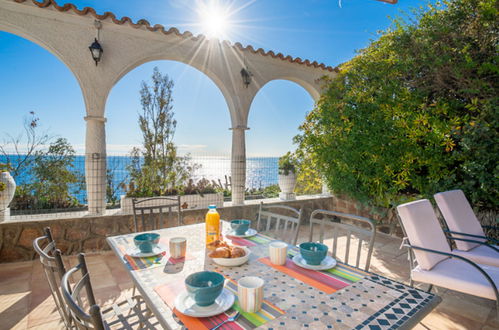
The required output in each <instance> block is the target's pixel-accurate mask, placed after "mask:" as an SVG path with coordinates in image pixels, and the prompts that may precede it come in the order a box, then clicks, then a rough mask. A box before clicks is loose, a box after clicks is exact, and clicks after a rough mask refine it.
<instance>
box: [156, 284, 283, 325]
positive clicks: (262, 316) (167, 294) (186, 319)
mask: <svg viewBox="0 0 499 330" xmlns="http://www.w3.org/2000/svg"><path fill="white" fill-rule="evenodd" d="M224 276H225V278H227V281H226V283H225V288H226V289H228V290H229V291H231V292H232V293H233V294H234V295H235V298H236V299H235V302H234V305H233V306H232V308H230V309H229V310H228V311H226V312H225V313H222V314H219V315H215V316H211V317H191V316H187V315H184V314H182V313H180V312H178V311H177V310H176V309H175V306H174V302H175V298H176V297H177V295H178V294H180V293H181V292H182V290H184V288H185V285H184V283H183V281H176V282H173V283H168V284H164V285H160V286H158V287H156V288H154V291H156V292H157V293H158V295H159V296H160V297H161V299H162V300H163V301H164V302H165V303H166V304H167V305H168V306H169V307H170V308H171V309H172V310H173V312H174V313H175V315H176V316H177V317H178V318H179V319H180V321H182V323H183V324H184V326H185V327H186V328H188V329H211V328H213V327H215V326H216V325H217V324H220V323H221V322H223V321H225V320H227V319H228V318H229V317H231V316H232V315H234V314H235V313H236V312H241V315H240V316H239V317H238V319H237V320H236V321H235V322H229V323H227V324H225V325H223V326H222V327H220V328H219V329H222V330H223V329H255V328H257V327H259V326H261V325H264V324H265V323H267V322H269V321H272V320H274V319H276V318H278V317H279V316H281V315H283V314H285V312H284V311H283V310H281V309H279V308H278V307H277V306H274V305H272V304H271V303H269V302H268V301H266V300H264V301H263V304H262V309H261V310H260V311H258V312H256V313H246V312H243V311H242V310H241V307H240V306H239V301H238V300H237V283H236V281H234V280H232V279H231V278H229V277H227V276H226V275H224Z"/></svg>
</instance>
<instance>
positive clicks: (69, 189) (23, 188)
mask: <svg viewBox="0 0 499 330" xmlns="http://www.w3.org/2000/svg"><path fill="white" fill-rule="evenodd" d="M35 156H36V157H35V158H34V162H33V164H32V166H31V168H30V173H31V175H32V176H33V178H32V182H30V183H26V184H22V185H19V186H18V187H17V189H16V195H15V196H14V201H13V205H12V208H13V209H19V210H29V209H30V210H33V209H57V208H69V207H76V206H79V205H80V203H79V202H78V199H77V198H76V197H75V195H77V194H78V193H79V192H81V191H82V190H83V189H84V188H85V187H84V176H83V174H82V173H81V172H79V171H78V170H77V169H76V168H75V164H74V160H75V151H74V149H73V147H72V146H71V145H70V144H69V142H68V141H67V140H66V139H64V138H58V139H56V140H55V141H53V142H52V143H50V145H49V147H48V149H47V150H37V151H36V152H35Z"/></svg>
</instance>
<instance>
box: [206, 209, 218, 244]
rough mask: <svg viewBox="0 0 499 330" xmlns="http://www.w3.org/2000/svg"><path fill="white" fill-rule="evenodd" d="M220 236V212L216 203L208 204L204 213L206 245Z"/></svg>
mask: <svg viewBox="0 0 499 330" xmlns="http://www.w3.org/2000/svg"><path fill="white" fill-rule="evenodd" d="M219 238H220V214H218V212H217V206H216V205H210V206H208V213H206V245H208V244H210V243H211V242H214V241H216V240H217V239H219Z"/></svg>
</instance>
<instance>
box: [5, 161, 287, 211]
mask: <svg viewBox="0 0 499 330" xmlns="http://www.w3.org/2000/svg"><path fill="white" fill-rule="evenodd" d="M190 157H191V160H190V162H191V164H196V165H198V169H197V170H196V171H195V172H194V174H193V177H192V179H193V180H194V181H199V180H200V179H202V178H206V179H208V180H210V181H211V180H214V181H216V182H219V183H221V185H222V186H225V184H226V183H229V182H230V175H231V160H230V157H228V156H204V155H203V156H196V155H191V156H190ZM8 160H10V162H11V163H12V164H14V165H15V164H16V163H17V162H19V159H18V157H17V156H12V155H9V156H8V157H6V156H4V155H0V163H6V162H7V161H8ZM278 160H279V158H278V157H248V158H247V159H246V187H247V188H248V189H260V188H264V187H267V186H270V185H274V184H277V182H278ZM131 161H132V160H131V158H130V156H107V169H108V170H110V172H111V173H112V177H111V182H112V185H113V187H114V190H115V194H116V195H117V197H119V195H123V194H125V193H126V192H125V190H124V189H123V186H124V185H123V184H125V185H126V184H128V182H129V174H128V170H127V167H128V165H130V164H131ZM70 170H72V171H75V172H78V173H80V174H82V175H84V173H85V156H84V155H77V156H74V159H73V162H72V166H71V167H70ZM14 180H15V181H16V183H17V184H18V185H20V184H26V183H32V182H33V181H34V180H35V178H34V176H33V174H32V171H31V170H30V168H27V169H26V170H25V171H22V172H21V173H19V174H18V175H17V176H15V177H14ZM71 190H72V191H73V195H74V196H75V197H76V198H77V199H78V201H79V202H80V203H82V204H84V203H86V191H85V190H80V189H77V188H76V187H72V188H71Z"/></svg>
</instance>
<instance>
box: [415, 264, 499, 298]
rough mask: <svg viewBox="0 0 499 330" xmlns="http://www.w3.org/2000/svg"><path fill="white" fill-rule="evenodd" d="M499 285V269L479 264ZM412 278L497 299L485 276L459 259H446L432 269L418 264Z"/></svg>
mask: <svg viewBox="0 0 499 330" xmlns="http://www.w3.org/2000/svg"><path fill="white" fill-rule="evenodd" d="M479 266H480V267H482V268H483V269H484V270H485V272H486V273H487V274H488V275H489V276H490V277H491V278H492V280H493V281H494V283H495V285H496V286H497V285H499V269H497V268H496V267H490V266H485V265H479ZM411 278H412V279H413V280H414V281H417V282H423V283H428V284H433V285H437V286H440V287H443V288H447V289H451V290H455V291H459V292H464V293H467V294H471V295H474V296H478V297H482V298H487V299H492V300H496V296H495V293H494V289H493V288H492V286H491V285H490V283H489V282H488V281H487V279H486V278H485V276H483V275H482V273H480V271H478V269H476V268H475V267H473V266H471V265H470V264H468V263H466V262H464V261H462V260H458V259H446V260H444V261H441V262H439V263H438V264H437V265H435V267H433V269H432V270H430V271H428V270H423V269H422V268H421V267H420V266H417V267H416V268H414V269H413V270H412V271H411Z"/></svg>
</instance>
